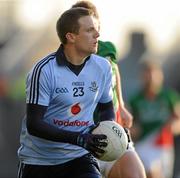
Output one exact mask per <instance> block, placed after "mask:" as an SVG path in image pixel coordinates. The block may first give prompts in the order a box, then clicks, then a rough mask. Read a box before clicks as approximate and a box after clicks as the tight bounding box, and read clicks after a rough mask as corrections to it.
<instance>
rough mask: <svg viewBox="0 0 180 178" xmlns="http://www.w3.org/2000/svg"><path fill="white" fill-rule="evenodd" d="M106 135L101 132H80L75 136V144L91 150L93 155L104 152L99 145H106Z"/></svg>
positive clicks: (96, 155) (97, 155)
mask: <svg viewBox="0 0 180 178" xmlns="http://www.w3.org/2000/svg"><path fill="white" fill-rule="evenodd" d="M106 139H107V136H106V135H103V134H101V135H100V134H91V133H87V132H85V133H80V135H79V136H78V138H77V145H79V146H81V147H83V148H85V149H86V150H88V151H89V152H91V153H92V154H93V155H94V156H95V157H99V155H101V154H103V153H104V150H103V149H101V147H106V146H107V142H106Z"/></svg>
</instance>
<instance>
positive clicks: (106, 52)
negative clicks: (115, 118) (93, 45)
mask: <svg viewBox="0 0 180 178" xmlns="http://www.w3.org/2000/svg"><path fill="white" fill-rule="evenodd" d="M97 54H98V55H99V56H102V57H105V58H106V59H108V60H109V62H110V63H111V66H112V88H113V105H114V109H115V112H116V111H117V110H118V107H119V104H118V97H117V92H116V85H117V81H116V80H117V79H116V69H115V67H116V63H117V57H116V55H117V52H116V48H115V46H114V44H113V43H111V42H109V41H105V42H103V41H100V40H99V41H98V52H97ZM94 120H95V122H98V121H99V116H98V111H97V108H96V110H95V112H94Z"/></svg>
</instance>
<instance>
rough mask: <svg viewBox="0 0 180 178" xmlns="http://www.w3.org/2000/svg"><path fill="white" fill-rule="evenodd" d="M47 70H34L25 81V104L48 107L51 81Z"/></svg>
mask: <svg viewBox="0 0 180 178" xmlns="http://www.w3.org/2000/svg"><path fill="white" fill-rule="evenodd" d="M46 69H47V68H45V70H44V68H43V69H41V70H36V68H34V69H33V70H32V72H30V73H29V74H28V76H27V80H26V103H27V104H38V105H43V106H48V105H49V101H50V96H51V87H52V83H51V84H50V82H52V79H51V78H50V75H49V74H48V71H47V70H46Z"/></svg>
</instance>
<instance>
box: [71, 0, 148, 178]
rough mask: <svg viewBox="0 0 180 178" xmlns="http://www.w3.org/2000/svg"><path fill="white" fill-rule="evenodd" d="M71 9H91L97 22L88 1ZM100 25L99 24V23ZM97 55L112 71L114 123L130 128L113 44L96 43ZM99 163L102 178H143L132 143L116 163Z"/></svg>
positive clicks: (129, 118)
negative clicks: (108, 62)
mask: <svg viewBox="0 0 180 178" xmlns="http://www.w3.org/2000/svg"><path fill="white" fill-rule="evenodd" d="M72 7H84V8H87V9H91V10H93V11H94V13H95V17H96V18H97V19H98V20H99V15H98V12H97V9H96V7H95V5H94V4H92V3H91V2H90V1H78V2H77V3H76V4H74V5H73V6H72ZM99 25H100V22H99ZM97 54H98V55H100V56H103V57H105V58H106V59H107V60H108V61H110V63H111V66H112V71H113V76H112V86H113V104H114V108H115V112H116V121H117V122H118V123H120V124H121V125H122V126H123V127H125V128H130V127H131V126H132V115H131V114H130V113H129V112H128V110H127V109H126V108H125V106H124V102H123V97H122V92H121V83H120V81H121V79H120V74H119V70H118V66H117V64H116V63H117V60H116V59H117V58H116V48H115V46H114V45H113V43H111V42H109V41H107V42H103V41H100V40H99V41H98V52H97ZM99 108H101V104H100V103H99V104H98V107H97V108H96V111H95V120H96V122H97V121H98V120H99V116H98V115H99V114H100V112H99V111H98V110H99ZM99 162H100V169H101V173H102V175H103V176H105V177H108V178H145V172H144V167H143V165H142V163H141V160H140V159H139V157H138V155H137V154H136V152H135V150H134V147H133V145H132V143H131V144H130V147H129V150H127V152H126V153H125V154H124V155H123V156H122V157H121V158H120V159H119V160H117V161H113V162H104V161H99Z"/></svg>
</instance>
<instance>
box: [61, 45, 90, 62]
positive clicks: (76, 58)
mask: <svg viewBox="0 0 180 178" xmlns="http://www.w3.org/2000/svg"><path fill="white" fill-rule="evenodd" d="M64 54H65V56H66V59H67V60H68V62H70V63H71V64H74V65H81V64H83V63H84V61H85V59H86V58H87V57H88V56H89V55H85V54H84V53H79V52H77V51H76V50H74V48H68V47H64Z"/></svg>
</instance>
